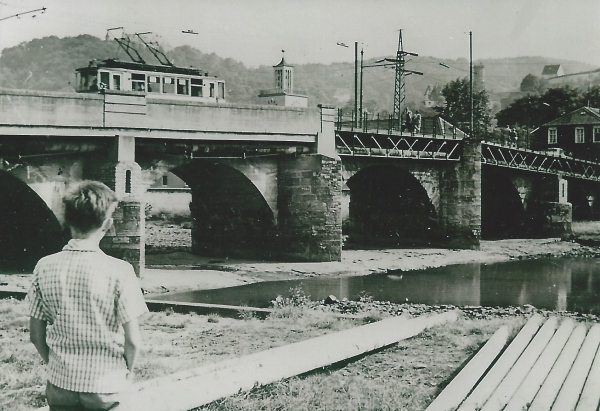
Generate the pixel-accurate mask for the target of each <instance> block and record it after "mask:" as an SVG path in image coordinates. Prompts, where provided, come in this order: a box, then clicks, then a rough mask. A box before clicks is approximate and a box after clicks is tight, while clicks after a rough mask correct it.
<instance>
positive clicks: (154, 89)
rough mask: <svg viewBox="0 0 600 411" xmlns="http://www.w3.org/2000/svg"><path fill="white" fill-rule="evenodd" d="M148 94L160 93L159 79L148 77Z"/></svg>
mask: <svg viewBox="0 0 600 411" xmlns="http://www.w3.org/2000/svg"><path fill="white" fill-rule="evenodd" d="M148 93H160V77H158V76H148Z"/></svg>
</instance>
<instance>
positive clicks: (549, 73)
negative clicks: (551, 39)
mask: <svg viewBox="0 0 600 411" xmlns="http://www.w3.org/2000/svg"><path fill="white" fill-rule="evenodd" d="M564 75H565V72H564V70H563V68H562V66H561V65H560V64H548V65H547V66H544V69H543V70H542V77H560V76H564Z"/></svg>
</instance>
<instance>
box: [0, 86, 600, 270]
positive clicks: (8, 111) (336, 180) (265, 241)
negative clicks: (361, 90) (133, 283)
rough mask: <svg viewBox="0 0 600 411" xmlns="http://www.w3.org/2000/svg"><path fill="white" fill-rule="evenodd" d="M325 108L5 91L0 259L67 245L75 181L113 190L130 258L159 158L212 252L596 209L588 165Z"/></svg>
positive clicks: (439, 239)
mask: <svg viewBox="0 0 600 411" xmlns="http://www.w3.org/2000/svg"><path fill="white" fill-rule="evenodd" d="M334 121H335V110H334V109H331V108H327V107H319V108H315V109H302V108H282V107H273V106H249V105H234V104H223V103H221V104H216V105H215V104H207V103H198V102H183V101H169V100H152V99H151V98H150V97H146V96H145V95H144V94H141V93H140V94H137V93H132V92H128V93H123V92H121V93H119V92H108V91H106V92H105V93H104V94H97V95H96V94H75V93H50V92H27V91H15V90H0V188H1V189H2V193H3V194H2V196H0V213H1V215H2V216H3V218H2V219H1V220H0V250H2V253H1V254H0V271H23V270H25V271H27V270H31V268H32V267H33V265H34V264H35V262H36V261H37V259H38V258H39V257H40V256H42V255H45V254H48V253H50V252H54V251H57V250H59V249H60V248H61V247H62V245H63V244H64V242H65V241H66V240H67V238H68V236H67V234H66V233H65V230H64V229H63V227H62V224H63V222H64V218H63V208H62V203H61V196H62V193H63V192H64V190H65V188H66V187H67V186H68V184H69V183H70V182H72V181H77V180H81V179H96V180H100V181H103V182H105V183H106V184H107V185H109V186H110V187H111V188H113V189H114V190H115V191H116V192H117V195H118V196H119V198H120V207H119V209H118V211H117V213H116V214H115V227H114V229H113V230H112V231H111V232H110V233H109V234H108V235H107V236H106V237H105V239H104V240H103V243H102V247H103V249H104V250H105V251H106V252H108V253H110V254H113V255H115V256H118V257H121V258H124V259H126V260H128V261H130V262H132V264H133V265H134V266H135V267H136V269H137V270H138V272H139V271H140V269H142V268H143V266H144V220H145V219H144V204H143V203H142V200H141V198H142V194H143V193H144V192H145V191H146V190H147V188H148V187H149V186H151V185H152V184H153V183H154V181H155V180H157V179H158V178H160V177H161V176H162V175H164V174H165V173H166V172H168V171H170V172H173V173H175V174H176V175H178V176H179V177H180V178H182V179H183V180H184V181H185V182H186V183H187V184H188V186H189V187H190V188H191V191H192V203H191V205H190V209H191V213H192V217H193V221H194V223H193V229H192V251H193V252H194V253H197V254H201V255H207V256H240V257H253V258H264V259H289V260H300V261H335V260H339V259H340V258H341V250H342V241H343V238H346V241H347V244H348V245H352V246H365V245H366V246H390V245H393V246H397V245H403V244H436V245H441V246H448V247H455V248H478V247H479V241H480V238H481V236H482V235H483V236H484V237H486V236H487V237H490V238H497V237H498V238H499V237H514V236H525V235H530V236H533V235H548V234H552V235H565V234H566V233H568V231H569V230H570V221H571V204H573V215H574V216H576V217H577V218H593V217H595V215H596V214H597V213H596V211H595V208H594V207H593V199H594V198H595V192H596V190H597V186H598V184H597V181H596V180H595V175H593V176H592V175H591V174H590V175H589V176H588V177H589V178H582V177H581V176H580V175H573V174H568V170H567V171H564V170H562V169H560V170H558V171H556V170H546V169H544V170H541V171H540V170H532V169H527V168H525V167H522V163H519V164H517V165H518V167H515V166H514V164H512V165H511V164H509V163H510V161H509V162H506V164H505V163H502V161H501V160H498V161H497V163H496V164H492V161H491V160H489V161H488V160H487V159H488V157H489V156H488V157H486V155H487V154H486V152H485V150H486V146H485V144H482V143H481V142H480V141H474V140H471V139H468V138H464V136H461V135H457V134H456V133H452V136H451V137H449V136H448V135H445V134H438V133H437V132H436V129H435V127H434V128H433V129H432V130H431V131H430V132H429V133H428V134H427V135H425V134H423V135H421V136H411V135H408V136H402V135H381V134H369V133H368V132H361V133H355V132H353V131H343V130H336V128H335V126H334ZM577 164H579V163H577ZM556 167H557V166H555V168H556ZM561 170H562V171H561ZM588 174H589V171H588ZM567 181H568V182H569V184H567V183H566V182H567ZM590 199H591V200H590ZM343 234H344V235H345V236H343Z"/></svg>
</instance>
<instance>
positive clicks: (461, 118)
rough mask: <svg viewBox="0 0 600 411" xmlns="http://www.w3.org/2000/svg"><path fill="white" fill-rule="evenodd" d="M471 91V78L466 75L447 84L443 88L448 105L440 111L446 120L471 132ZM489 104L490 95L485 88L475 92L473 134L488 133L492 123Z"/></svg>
mask: <svg viewBox="0 0 600 411" xmlns="http://www.w3.org/2000/svg"><path fill="white" fill-rule="evenodd" d="M469 91H470V85H469V80H468V79H467V78H466V77H465V78H462V79H460V78H459V79H456V80H453V81H451V82H450V83H448V84H446V85H445V86H444V88H443V89H442V95H443V96H444V99H445V100H446V106H445V107H444V108H443V109H441V113H440V114H441V116H442V117H443V118H444V120H446V121H448V122H450V123H451V124H454V125H456V126H457V127H459V128H460V129H462V130H464V131H466V132H467V133H471V130H470V113H471V103H470V98H469ZM488 104H489V97H488V94H487V92H486V91H485V90H481V91H478V92H473V128H474V130H473V132H474V133H473V134H478V135H480V136H481V135H483V134H485V133H487V130H488V127H489V126H490V124H491V113H490V109H489V108H488Z"/></svg>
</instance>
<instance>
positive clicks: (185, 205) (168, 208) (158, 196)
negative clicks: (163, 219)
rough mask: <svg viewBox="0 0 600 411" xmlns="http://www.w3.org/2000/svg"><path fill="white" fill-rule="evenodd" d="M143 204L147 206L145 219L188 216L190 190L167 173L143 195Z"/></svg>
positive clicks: (178, 179)
mask: <svg viewBox="0 0 600 411" xmlns="http://www.w3.org/2000/svg"><path fill="white" fill-rule="evenodd" d="M143 197H144V202H145V203H146V204H147V205H149V206H150V207H147V209H146V213H147V215H146V217H154V216H160V215H165V216H171V217H172V216H179V217H189V216H190V201H192V190H191V189H190V188H189V186H188V185H187V184H186V183H185V181H183V180H182V179H181V178H179V177H178V176H176V175H175V174H173V173H171V172H170V171H168V172H167V173H166V174H164V175H163V176H161V177H160V178H159V179H158V180H156V181H155V182H154V184H153V185H152V186H150V187H149V188H148V190H147V191H146V193H144V196H143Z"/></svg>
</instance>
